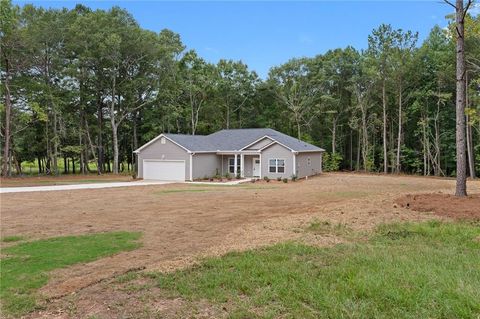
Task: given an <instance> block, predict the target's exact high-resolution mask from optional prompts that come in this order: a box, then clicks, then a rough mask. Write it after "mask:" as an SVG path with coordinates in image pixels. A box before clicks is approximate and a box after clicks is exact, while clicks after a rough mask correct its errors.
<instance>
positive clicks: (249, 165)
mask: <svg viewBox="0 0 480 319" xmlns="http://www.w3.org/2000/svg"><path fill="white" fill-rule="evenodd" d="M243 158H244V161H245V164H244V166H243V172H244V176H245V177H252V176H253V159H254V158H260V156H259V155H244V156H243Z"/></svg>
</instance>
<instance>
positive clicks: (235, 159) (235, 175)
mask: <svg viewBox="0 0 480 319" xmlns="http://www.w3.org/2000/svg"><path fill="white" fill-rule="evenodd" d="M233 165H235V167H234V169H233V175H234V178H236V177H237V175H238V167H237V166H238V162H237V154H235V157H234V161H233ZM229 171H230V169H229Z"/></svg>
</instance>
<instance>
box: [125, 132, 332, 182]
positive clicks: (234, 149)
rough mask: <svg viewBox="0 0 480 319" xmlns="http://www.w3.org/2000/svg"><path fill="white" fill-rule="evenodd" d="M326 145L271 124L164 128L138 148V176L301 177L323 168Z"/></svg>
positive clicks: (192, 177) (175, 178)
mask: <svg viewBox="0 0 480 319" xmlns="http://www.w3.org/2000/svg"><path fill="white" fill-rule="evenodd" d="M324 151H325V150H324V149H322V148H319V147H317V146H315V145H312V144H309V143H306V142H303V141H301V140H299V139H296V138H293V137H291V136H288V135H285V134H283V133H280V132H277V131H275V130H273V129H268V128H265V129H263V128H251V129H233V130H221V131H218V132H215V133H213V134H210V135H184V134H170V133H164V134H160V135H159V136H157V137H155V138H154V139H153V140H151V141H150V142H148V143H146V144H145V145H143V146H142V147H140V148H138V149H137V150H135V151H134V153H135V154H136V155H137V177H139V178H143V179H157V180H174V181H177V180H178V181H185V180H187V181H193V180H195V179H200V178H204V177H212V176H215V175H222V176H225V175H226V174H227V173H228V174H229V175H230V176H232V177H235V176H238V175H240V176H241V177H258V178H264V177H265V176H268V177H269V178H278V177H281V178H291V177H292V176H293V175H296V176H297V177H298V178H301V177H305V176H310V175H315V174H318V173H321V172H322V153H323V152H324Z"/></svg>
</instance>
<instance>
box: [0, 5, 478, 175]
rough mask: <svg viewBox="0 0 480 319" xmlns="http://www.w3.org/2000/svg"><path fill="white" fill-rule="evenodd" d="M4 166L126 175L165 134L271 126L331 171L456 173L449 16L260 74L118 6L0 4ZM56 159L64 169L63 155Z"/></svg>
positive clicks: (469, 52) (469, 135) (472, 126)
mask: <svg viewBox="0 0 480 319" xmlns="http://www.w3.org/2000/svg"><path fill="white" fill-rule="evenodd" d="M0 1H1V2H0V3H1V8H0V14H1V17H0V19H1V22H0V24H1V25H0V27H1V30H0V36H1V80H2V86H1V88H2V101H1V105H0V107H1V116H2V121H1V123H2V124H1V125H2V126H1V130H0V131H1V135H2V136H1V140H2V175H3V176H9V175H12V174H22V163H24V162H32V161H34V162H36V163H37V166H38V168H39V172H41V173H45V174H61V173H75V172H76V171H75V167H79V172H80V173H87V172H95V173H99V174H101V173H104V172H113V173H119V172H121V171H128V170H131V169H132V168H133V167H134V160H135V159H134V157H133V153H132V152H133V150H135V149H136V148H138V147H139V146H140V145H142V144H143V143H145V142H147V141H149V140H150V139H152V138H153V137H155V136H157V135H158V134H160V133H161V132H170V133H184V134H209V133H212V132H214V131H217V130H219V129H228V128H248V127H270V128H273V129H276V130H279V131H282V132H284V133H286V134H290V135H292V136H295V137H298V138H300V139H302V140H305V141H308V142H310V143H313V144H315V145H318V146H321V147H323V148H325V149H327V151H328V155H327V156H326V162H327V163H326V165H327V166H328V167H329V168H331V169H343V170H365V171H370V172H385V173H390V172H394V173H400V172H405V173H412V174H422V175H436V176H451V175H455V173H456V171H455V169H456V166H455V159H456V157H455V156H456V155H455V152H456V147H455V85H456V81H455V54H456V51H455V34H454V32H455V28H454V25H455V23H454V22H455V21H454V20H452V19H453V18H454V17H453V16H452V17H450V18H449V19H450V25H449V27H448V28H445V29H442V28H440V27H438V26H436V27H434V28H433V29H432V30H431V32H430V34H429V36H428V37H427V38H426V40H425V41H424V42H423V43H419V41H418V34H417V33H415V32H412V31H408V30H401V29H395V28H394V27H392V26H391V25H386V24H383V25H380V26H379V27H378V28H376V29H375V30H373V31H372V33H371V34H370V35H369V37H368V48H367V49H365V50H357V49H355V48H353V47H346V48H341V49H340V48H339V49H332V50H329V51H328V52H326V53H325V54H319V55H317V56H315V57H308V58H307V57H304V58H292V59H291V60H290V61H288V62H286V63H284V64H282V65H279V66H275V67H272V68H271V70H270V72H269V74H268V77H267V78H266V79H261V78H260V77H259V76H258V75H257V74H256V73H255V72H254V71H252V70H250V69H249V68H248V66H247V65H246V64H245V63H243V62H242V61H233V60H227V59H222V60H220V61H219V62H218V63H210V62H207V61H206V60H205V59H203V58H202V57H200V56H199V55H198V54H197V53H196V52H195V51H194V50H191V49H188V48H186V46H185V45H184V44H183V43H182V41H181V38H180V35H178V34H176V33H175V32H173V31H171V30H162V31H160V32H158V33H156V32H152V31H149V30H145V29H142V28H141V27H140V26H139V24H138V23H137V21H135V19H134V18H133V16H132V15H131V14H130V13H128V12H127V11H125V10H123V9H121V8H118V7H113V8H111V9H110V10H91V9H89V8H88V7H86V6H83V5H77V6H76V7H75V8H74V9H72V10H67V9H44V8H41V7H35V6H33V5H25V6H23V7H19V6H16V5H13V4H12V3H11V2H10V0H0ZM465 52H466V60H467V64H466V73H465V75H466V76H465V77H466V83H467V92H466V96H467V99H466V110H465V117H466V129H465V131H466V132H465V134H466V148H467V159H468V173H469V174H470V175H471V176H475V172H480V17H479V16H476V17H474V16H470V15H468V14H467V15H466V16H465ZM61 160H63V170H62V171H61V170H60V169H59V166H60V163H59V161H61Z"/></svg>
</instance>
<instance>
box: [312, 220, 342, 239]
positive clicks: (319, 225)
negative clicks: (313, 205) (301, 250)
mask: <svg viewBox="0 0 480 319" xmlns="http://www.w3.org/2000/svg"><path fill="white" fill-rule="evenodd" d="M307 231H309V232H312V233H314V234H317V235H335V236H345V235H348V234H351V233H352V230H351V229H350V228H349V227H348V226H347V225H345V224H342V223H337V224H332V223H331V222H329V221H320V220H314V221H313V222H312V223H310V225H309V226H308V227H307Z"/></svg>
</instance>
